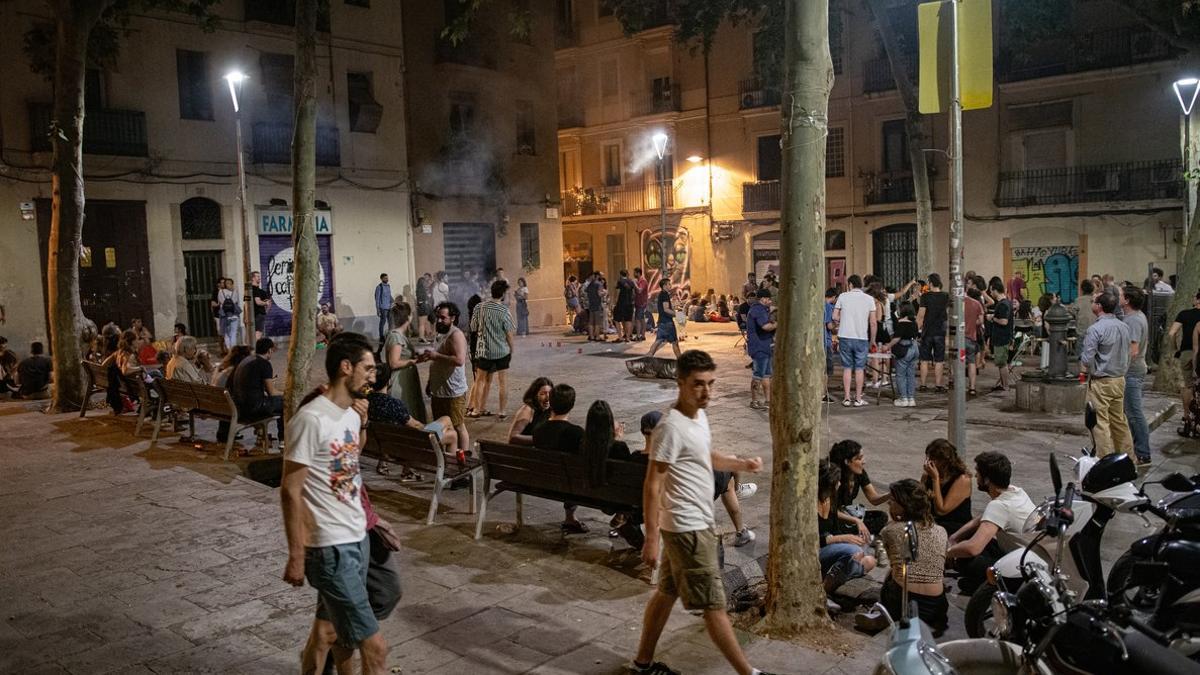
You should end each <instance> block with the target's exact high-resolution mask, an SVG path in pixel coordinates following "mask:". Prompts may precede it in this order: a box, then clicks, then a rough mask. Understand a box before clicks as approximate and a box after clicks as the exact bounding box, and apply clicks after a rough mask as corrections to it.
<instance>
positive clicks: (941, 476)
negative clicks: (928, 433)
mask: <svg viewBox="0 0 1200 675" xmlns="http://www.w3.org/2000/svg"><path fill="white" fill-rule="evenodd" d="M921 484H922V485H923V486H924V488H925V491H926V492H927V493H928V494H929V502H930V506H931V508H932V510H933V521H934V522H935V523H937V524H938V525H941V526H942V527H943V528H945V530H946V531H947V532H958V531H959V529H961V528H962V526H963V525H966V524H967V523H968V522H970V520H971V517H972V516H971V473H970V472H969V471H968V470H967V465H966V463H964V462H963V461H962V459H961V458H960V457H959V456H958V450H957V449H956V448H955V447H954V444H953V443H951V442H950V441H948V440H946V439H944V438H937V439H934V440H933V441H932V442H931V443H930V444H929V445H927V446H925V466H924V467H923V469H922V476H921Z"/></svg>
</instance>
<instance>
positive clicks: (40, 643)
mask: <svg viewBox="0 0 1200 675" xmlns="http://www.w3.org/2000/svg"><path fill="white" fill-rule="evenodd" d="M689 332H690V333H691V334H692V338H690V339H689V341H688V345H687V346H688V347H698V348H704V349H707V350H709V351H711V352H712V353H713V354H714V356H715V357H716V358H717V361H718V364H719V366H720V367H719V370H718V382H717V394H716V397H715V399H714V400H713V401H712V404H711V406H710V409H709V418H710V422H711V425H712V431H713V438H714V442H715V445H716V446H717V447H718V448H721V449H723V450H725V451H729V452H735V453H738V454H744V455H750V454H758V455H762V456H763V457H764V459H765V460H766V461H767V463H768V467H769V463H770V455H771V447H770V440H769V432H768V428H767V413H766V412H760V411H756V410H751V409H750V408H749V407H747V405H746V403H747V392H748V389H749V370H746V369H745V368H744V367H743V366H744V364H745V362H746V361H745V358H744V357H743V356H742V355H741V353H740V350H739V349H737V348H736V347H735V341H736V340H737V333H736V330H735V329H734V328H732V327H731V326H728V325H724V326H722V325H710V326H691V325H690V326H689ZM560 342H561V346H559V343H560ZM548 344H549V345H550V346H547V345H548ZM626 347H628V349H626ZM647 347H648V345H646V344H640V345H633V346H626V345H597V344H589V343H586V342H584V341H583V340H582V338H566V337H563V336H561V335H559V334H550V333H542V334H535V335H533V336H529V337H525V338H520V339H519V340H518V349H517V353H516V355H515V358H514V359H513V370H512V371H511V376H510V383H509V388H510V412H512V410H511V409H512V408H515V406H516V405H517V403H519V397H520V393H521V391H522V390H523V389H524V387H525V385H526V384H527V383H528V382H529V381H530V380H531V379H532V378H533V377H535V376H537V375H547V376H549V377H551V378H552V379H554V381H555V382H566V383H568V384H571V385H573V386H574V387H575V388H576V389H577V392H578V403H577V408H576V414H575V415H574V416H573V419H574V421H576V422H578V423H580V424H582V422H583V418H584V416H585V413H586V409H587V406H588V405H589V404H590V403H591V401H593V400H594V399H596V398H604V399H605V400H607V401H608V402H609V403H610V404H611V405H612V407H613V409H614V412H615V413H616V415H617V416H618V419H620V420H622V421H624V422H625V426H626V428H627V429H629V430H630V431H631V432H633V433H631V434H629V438H628V440H630V441H631V445H634V446H635V447H640V439H638V438H636V429H637V419H638V418H639V417H640V415H641V414H642V413H644V412H646V411H648V410H652V409H664V408H666V407H668V406H669V405H670V403H671V401H673V400H674V387H673V385H672V383H670V382H660V381H653V380H638V379H635V378H632V377H630V376H629V375H628V373H627V372H626V370H625V367H624V365H623V363H622V360H621V357H623V356H630V355H634V354H635V353H641V352H644V351H645V350H646V348H647ZM279 356H280V359H282V357H283V350H281V351H280V355H279ZM322 356H323V352H318V358H321V357H322ZM319 365H320V364H315V367H314V373H317V372H319V370H320V367H319ZM276 367H277V372H282V363H281V361H280V362H277V364H276ZM981 379H982V382H981V386H980V390H981V391H985V390H986V389H987V388H989V387H990V386H991V384H992V383H993V382H994V379H995V369H994V368H989V369H988V370H986V371H985V372H984V374H983V375H982V376H981ZM1011 396H1012V395H1011V394H1009V395H1007V397H1003V396H1001V395H993V396H985V397H981V398H980V399H977V400H974V401H972V402H971V403H970V407H969V411H970V415H971V418H972V420H973V423H971V424H970V425H969V426H968V444H969V447H968V448H967V449H966V453H965V454H966V455H967V456H968V457H971V456H974V455H975V454H977V453H978V452H982V451H985V450H999V451H1003V452H1005V453H1007V454H1008V455H1009V456H1010V457H1011V458H1012V459H1013V463H1014V477H1013V482H1014V483H1015V484H1017V485H1020V486H1022V487H1024V488H1025V489H1026V490H1027V491H1028V492H1029V493H1030V495H1031V496H1032V497H1033V498H1034V499H1035V500H1036V499H1039V498H1040V497H1042V496H1044V495H1046V494H1047V493H1048V492H1049V490H1050V487H1049V477H1048V472H1047V468H1046V462H1047V457H1048V455H1049V453H1051V452H1056V453H1062V454H1067V453H1073V452H1075V451H1076V450H1077V448H1079V447H1080V446H1081V445H1082V444H1084V443H1085V441H1086V438H1085V437H1084V436H1081V435H1079V432H1080V429H1081V427H1082V425H1081V424H1080V420H1075V419H1068V418H1062V417H1053V416H1044V415H1028V414H1021V413H1014V412H1009V411H1008V408H1009V406H1011V404H1012V401H1011ZM872 398H873V397H872ZM919 401H920V403H921V406H922V407H918V408H903V409H901V408H893V407H892V406H891V405H890V400H889V399H888V398H887V396H885V397H884V400H883V405H881V406H875V405H871V406H870V407H868V408H863V409H843V408H841V407H840V406H835V407H831V408H829V409H827V411H826V416H825V420H824V423H823V424H822V427H821V434H822V445H823V446H824V447H826V448H828V446H829V445H830V444H831V443H832V442H833V441H835V440H838V439H842V438H848V437H849V438H855V439H857V440H859V441H860V442H861V443H862V444H863V445H864V447H865V448H866V456H867V463H868V468H869V471H870V474H871V477H872V478H873V479H874V480H875V481H876V482H877V483H881V484H886V483H887V482H889V481H892V480H896V479H899V478H902V477H916V476H917V475H918V474H919V471H920V466H921V462H922V459H923V449H924V446H925V444H926V443H927V442H929V441H930V440H932V439H933V438H936V437H939V436H943V435H944V434H945V411H944V407H945V400H944V397H935V396H933V395H929V396H920V397H919ZM1169 406H1170V401H1169V400H1167V399H1162V398H1158V397H1152V398H1150V399H1148V401H1147V409H1148V410H1150V411H1151V414H1152V416H1153V417H1156V418H1158V419H1162V418H1164V417H1165V415H1164V414H1161V413H1162V412H1163V411H1164V410H1166V409H1167V408H1169ZM490 407H491V408H492V409H495V403H494V399H493V402H492V404H491V406H490ZM1175 421H1176V420H1167V421H1166V422H1165V423H1163V424H1162V425H1161V426H1160V427H1159V428H1158V429H1157V430H1156V431H1155V432H1154V434H1153V436H1152V447H1153V449H1154V452H1155V465H1154V467H1153V469H1152V470H1151V471H1152V474H1153V475H1158V474H1159V473H1162V472H1167V471H1171V470H1191V471H1195V470H1197V469H1198V468H1200V444H1196V443H1195V442H1190V441H1188V442H1185V441H1182V440H1181V439H1179V438H1178V437H1177V436H1175V434H1174V431H1173V429H1174V426H1175ZM132 430H133V419H132V418H131V417H130V416H123V417H120V418H114V417H112V416H111V415H109V414H107V413H106V412H104V411H100V410H96V411H93V412H91V413H90V414H89V416H88V417H87V418H86V419H80V418H79V417H78V414H75V415H54V416H47V415H44V414H42V413H41V412H40V407H39V406H38V405H36V404H29V403H23V402H3V403H0V438H2V439H3V440H2V441H0V475H2V476H3V478H4V480H3V481H0V511H3V512H4V514H5V517H4V521H3V526H0V536H2V540H3V542H4V546H3V547H2V548H0V612H2V617H0V618H3V621H0V673H10V672H11V673H28V674H35V673H81V674H82V673H87V674H89V675H93V674H100V673H109V672H114V673H199V672H211V673H275V672H279V673H291V672H296V670H297V668H298V652H299V649H300V646H301V644H302V642H303V640H304V637H305V634H306V631H307V629H308V625H309V623H310V621H311V614H312V609H313V606H314V600H315V598H314V592H313V591H312V590H311V589H310V588H308V587H304V588H300V589H294V588H292V587H290V586H288V585H287V584H285V583H284V582H283V581H282V580H281V579H280V577H281V573H282V569H283V564H284V561H285V559H286V547H285V544H284V536H283V530H282V524H281V518H280V515H279V506H278V494H277V491H276V490H274V489H272V488H270V487H267V486H265V485H261V484H259V483H255V482H253V481H250V480H248V479H246V478H245V477H243V475H242V474H243V472H244V469H245V466H246V465H247V463H248V462H249V461H254V460H256V459H259V458H250V459H245V458H243V459H239V460H238V461H237V462H229V463H226V462H222V461H221V459H220V455H219V451H218V447H217V446H216V445H215V443H211V442H210V443H208V444H206V445H203V446H202V447H200V448H196V447H193V446H190V445H181V444H177V443H175V442H174V440H173V438H171V439H169V440H168V441H167V442H166V443H161V442H160V446H159V447H158V448H156V449H155V450H153V451H151V450H150V449H149V440H148V439H146V438H145V435H146V434H145V432H143V438H135V437H133V435H132ZM505 430H506V424H505V423H501V422H499V421H496V420H495V418H492V419H491V420H485V421H481V422H472V423H471V433H472V436H473V438H500V437H502V435H503V434H504V432H505ZM214 432H215V425H202V426H201V427H200V435H201V436H202V437H206V438H208V439H210V440H211V439H212V437H213V434H214ZM249 435H250V434H249V433H247V436H249ZM247 445H249V441H247ZM367 464H368V467H367V468H366V469H365V474H364V475H365V477H366V479H367V482H368V484H369V486H370V490H371V495H372V501H373V502H374V504H375V506H376V508H377V509H378V510H379V511H380V512H381V514H382V515H383V516H384V517H385V518H387V519H388V520H390V521H392V522H393V523H394V524H395V525H396V526H397V529H398V530H399V531H400V533H401V535H402V537H403V540H404V546H405V548H404V550H403V551H402V552H401V553H400V556H399V557H400V566H401V569H402V576H403V581H404V587H405V588H404V599H403V601H402V602H401V604H400V606H399V607H398V608H397V609H396V611H395V613H394V614H393V616H392V617H390V618H389V619H388V620H387V621H385V622H384V623H383V626H382V631H383V634H384V636H385V637H386V638H387V641H388V643H389V644H390V645H391V647H392V649H391V656H390V665H391V666H392V667H393V672H397V673H401V672H402V673H405V674H409V675H412V674H416V673H492V672H495V673H520V672H535V673H605V674H608V673H618V672H621V666H622V664H623V663H625V662H627V661H628V660H629V658H630V656H631V654H632V651H633V648H634V645H635V644H636V641H637V637H638V631H639V624H640V618H641V611H642V607H643V606H644V604H645V601H646V599H647V598H648V597H649V594H650V592H651V587H650V586H649V585H648V583H647V573H646V570H644V569H642V568H641V567H640V565H639V562H638V555H637V552H635V551H631V550H629V549H628V547H626V546H625V544H624V543H623V542H621V541H620V540H613V539H609V538H608V537H607V536H605V535H606V533H607V529H608V528H607V517H606V516H604V515H603V514H601V513H599V512H596V511H590V510H586V509H581V510H580V516H581V518H582V519H583V520H584V521H585V522H586V523H587V524H588V525H589V526H590V527H591V532H590V533H589V534H587V535H572V536H569V537H565V538H564V537H563V536H562V535H561V534H560V532H559V529H558V521H559V519H560V518H561V507H560V506H559V505H557V504H554V503H550V502H545V501H542V500H537V499H527V500H526V509H525V514H526V515H525V519H526V527H525V528H523V529H522V530H521V531H520V532H518V533H516V534H509V533H506V532H504V531H502V527H501V526H502V525H505V524H508V523H512V522H513V520H514V516H513V498H512V497H511V496H508V495H503V496H500V497H498V498H497V499H496V500H494V501H493V502H492V505H491V506H489V518H488V523H487V526H486V528H485V530H484V537H483V539H482V541H480V542H475V541H474V540H473V539H472V535H473V530H474V518H473V516H470V515H468V514H467V512H466V510H467V509H466V507H467V501H468V495H467V493H466V492H453V493H449V496H448V497H447V498H446V499H445V504H444V508H442V510H441V512H440V513H439V514H438V518H437V523H436V524H435V525H433V526H429V527H427V526H425V525H424V513H425V510H426V508H427V505H428V496H429V489H428V488H427V487H426V486H424V485H416V486H413V485H409V484H404V485H400V484H399V483H396V482H393V481H390V480H388V479H385V478H383V477H381V476H378V475H376V474H375V473H374V471H373V470H371V468H370V467H369V464H370V463H369V462H368V463H367ZM751 480H753V479H752V478H751ZM757 481H758V483H759V488H760V489H759V492H758V494H757V495H755V496H754V497H752V498H750V499H749V500H747V501H745V502H744V503H743V513H744V515H745V519H746V522H747V523H748V524H749V525H750V526H751V527H752V528H754V529H755V530H756V532H757V533H758V540H757V541H756V542H754V543H752V544H750V545H749V546H746V547H744V548H737V549H735V548H733V547H732V546H727V547H726V549H725V550H726V562H727V564H728V565H731V566H740V567H742V568H744V569H746V570H749V571H751V572H752V571H753V568H754V565H753V561H754V560H755V559H756V558H758V557H759V556H762V555H763V554H765V553H766V550H767V521H768V514H767V509H768V503H769V499H770V486H769V484H768V483H769V470H766V471H764V474H763V475H762V476H760V477H759V478H758V479H757ZM983 502H984V498H983V497H982V496H981V495H978V494H977V495H975V496H974V497H973V504H974V506H975V510H976V512H978V511H980V510H981V509H982V507H983ZM717 511H718V521H719V524H720V526H721V527H722V528H723V531H724V532H725V533H729V532H730V531H731V527H730V526H729V523H728V519H727V518H726V517H725V515H724V513H723V512H721V510H720V509H719V508H718V510H717ZM1143 532H1145V530H1144V529H1143V527H1142V525H1141V522H1140V521H1138V520H1136V519H1132V518H1125V517H1121V518H1117V519H1115V521H1114V523H1113V524H1112V525H1111V526H1110V528H1109V532H1108V533H1107V540H1106V545H1105V549H1104V556H1105V558H1106V561H1107V562H1110V563H1111V561H1112V559H1114V558H1115V557H1116V556H1117V555H1119V553H1120V552H1121V550H1123V549H1124V547H1125V545H1126V544H1127V543H1128V542H1129V541H1130V540H1131V539H1132V538H1133V537H1135V536H1140V535H1141V534H1142V533H1143ZM951 602H952V605H953V608H952V612H953V614H952V617H951V631H950V632H949V633H948V635H947V636H946V637H947V639H949V638H953V637H957V636H961V635H962V628H961V626H962V620H961V607H962V606H963V605H964V604H965V598H961V597H959V596H957V595H955V594H953V593H952V594H951ZM739 637H740V638H741V639H742V641H743V643H744V644H745V646H746V650H747V652H748V654H749V655H750V657H751V660H752V662H753V663H754V664H755V665H756V666H757V667H759V668H763V669H767V670H770V671H773V672H780V673H866V672H870V671H871V669H872V668H873V665H874V663H875V662H876V661H877V659H878V657H879V654H880V653H881V651H882V649H883V646H884V644H885V637H886V636H885V635H882V634H881V635H878V636H875V637H868V636H865V635H861V634H857V633H853V632H848V633H847V634H846V641H847V642H848V643H849V644H851V645H853V650H852V652H851V653H849V654H846V655H841V654H825V653H816V652H813V651H810V650H808V649H806V648H804V647H801V646H798V645H795V644H791V643H784V642H779V641H772V640H768V639H765V638H762V637H759V636H757V635H753V634H750V633H739ZM658 656H659V658H660V659H662V660H664V661H666V662H668V663H670V664H671V665H672V666H673V667H675V668H677V669H680V670H682V671H683V672H684V673H727V672H730V670H729V668H728V666H726V665H725V663H724V661H723V660H722V659H721V658H720V656H719V655H718V654H717V652H716V650H715V649H714V648H713V647H712V646H711V645H710V644H709V642H708V641H707V639H706V637H705V635H704V632H703V627H702V624H701V621H700V619H699V618H697V617H693V616H690V615H688V614H687V613H685V612H683V611H682V610H680V609H678V608H677V609H676V612H675V614H674V615H673V617H672V619H671V621H670V623H669V624H668V627H667V632H666V633H665V634H664V636H663V639H662V641H661V647H660V652H659V655H658Z"/></svg>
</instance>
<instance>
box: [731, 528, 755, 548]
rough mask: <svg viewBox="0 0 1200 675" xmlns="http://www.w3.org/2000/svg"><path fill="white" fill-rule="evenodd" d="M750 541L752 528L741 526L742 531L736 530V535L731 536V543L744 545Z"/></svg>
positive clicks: (752, 533) (751, 539) (752, 536)
mask: <svg viewBox="0 0 1200 675" xmlns="http://www.w3.org/2000/svg"><path fill="white" fill-rule="evenodd" d="M752 541H754V530H751V529H750V528H748V527H743V528H742V531H741V532H738V533H737V536H736V537H734V538H733V545H734V546H745V545H746V544H749V543H750V542H752Z"/></svg>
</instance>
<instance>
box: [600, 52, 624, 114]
mask: <svg viewBox="0 0 1200 675" xmlns="http://www.w3.org/2000/svg"><path fill="white" fill-rule="evenodd" d="M619 78H620V62H619V61H617V60H616V59H612V60H609V61H605V62H604V63H601V64H600V97H601V98H603V99H604V102H605V103H611V102H612V99H615V98H617V95H618V91H619V90H620V88H621V85H620V79H619Z"/></svg>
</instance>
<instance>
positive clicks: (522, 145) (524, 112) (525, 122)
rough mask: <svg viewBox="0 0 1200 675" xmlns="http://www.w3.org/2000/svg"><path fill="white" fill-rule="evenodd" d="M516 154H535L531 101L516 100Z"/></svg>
mask: <svg viewBox="0 0 1200 675" xmlns="http://www.w3.org/2000/svg"><path fill="white" fill-rule="evenodd" d="M517 154H518V155H536V154H537V143H536V134H535V133H534V125H533V103H530V102H529V101H517Z"/></svg>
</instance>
